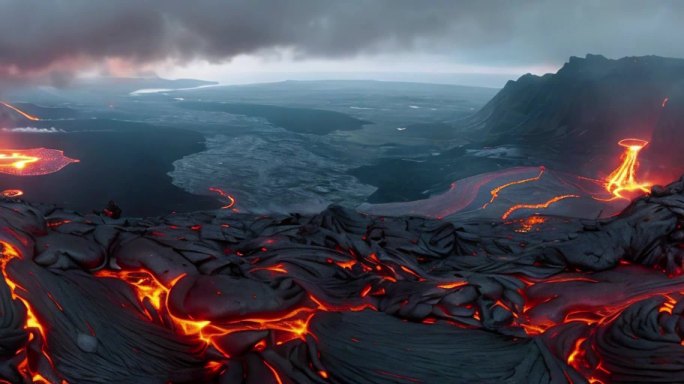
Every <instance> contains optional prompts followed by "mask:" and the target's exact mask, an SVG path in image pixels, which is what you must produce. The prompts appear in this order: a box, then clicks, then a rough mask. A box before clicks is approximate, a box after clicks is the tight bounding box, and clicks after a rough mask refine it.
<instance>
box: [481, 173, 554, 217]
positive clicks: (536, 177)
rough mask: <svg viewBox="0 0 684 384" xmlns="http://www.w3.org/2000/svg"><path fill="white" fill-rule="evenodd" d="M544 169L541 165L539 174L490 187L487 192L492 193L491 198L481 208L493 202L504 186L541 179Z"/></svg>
mask: <svg viewBox="0 0 684 384" xmlns="http://www.w3.org/2000/svg"><path fill="white" fill-rule="evenodd" d="M544 171H545V168H544V167H543V166H541V167H539V174H538V175H537V176H535V177H530V178H528V179H522V180H516V181H511V182H510V183H506V184H503V185H500V186H498V187H496V188H494V189H492V190H491V191H490V192H489V194H490V195H492V197H491V199H489V201H488V202H487V203H485V204H484V205H483V206H482V208H483V209H484V208H487V206H488V205H489V204H491V203H493V202H494V200H496V198H497V197H499V192H501V190H503V189H506V188H508V187H510V186H512V185H518V184H524V183H529V182H532V181H539V179H541V177H542V175H544Z"/></svg>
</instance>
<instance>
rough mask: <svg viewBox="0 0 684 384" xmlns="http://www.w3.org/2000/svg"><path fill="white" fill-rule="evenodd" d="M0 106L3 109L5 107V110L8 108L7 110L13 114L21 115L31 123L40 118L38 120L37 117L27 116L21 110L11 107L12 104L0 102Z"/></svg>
mask: <svg viewBox="0 0 684 384" xmlns="http://www.w3.org/2000/svg"><path fill="white" fill-rule="evenodd" d="M0 105H2V106H4V107H6V108H9V109H11V110H13V111H14V112H16V113H18V114H20V115H22V116H23V117H25V118H27V119H29V120H31V121H40V118H39V117H37V116H33V115H31V114H28V113H26V112H24V111H22V110H21V109H19V108H17V107H15V106H13V105H12V104H9V103H7V102H4V101H0Z"/></svg>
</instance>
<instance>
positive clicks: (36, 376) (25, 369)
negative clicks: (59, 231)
mask: <svg viewBox="0 0 684 384" xmlns="http://www.w3.org/2000/svg"><path fill="white" fill-rule="evenodd" d="M21 257H22V256H21V253H20V252H19V251H18V250H17V249H16V248H15V247H14V246H12V245H11V244H9V243H7V242H5V241H0V272H2V276H3V278H4V280H5V283H6V284H7V286H8V287H9V289H10V294H11V296H12V300H18V301H20V302H21V303H22V304H24V308H25V309H26V321H25V323H24V330H25V331H26V333H27V334H28V342H29V343H31V342H33V341H34V340H37V339H38V340H37V341H38V342H39V343H40V344H42V348H41V353H42V358H44V359H45V360H47V362H48V363H49V364H50V365H51V366H53V367H54V365H53V364H52V359H51V358H50V356H49V355H48V354H47V351H46V350H45V342H46V340H47V335H46V333H45V327H44V326H43V325H42V324H41V323H40V321H39V320H38V317H37V316H36V315H35V313H34V311H33V307H32V306H31V303H29V302H28V300H26V299H25V298H24V297H22V296H21V295H19V294H18V293H17V292H21V291H25V290H24V288H22V287H21V286H19V285H18V284H17V283H15V282H14V281H13V280H12V279H11V278H10V276H9V275H8V274H7V264H8V263H9V262H10V261H11V260H13V259H19V258H21ZM21 353H22V354H24V355H25V356H24V358H23V360H22V361H21V363H20V364H19V365H18V366H17V369H18V370H19V371H20V372H21V374H22V375H24V376H25V377H31V378H32V382H34V383H40V382H45V383H49V381H47V380H45V378H44V377H43V376H42V375H41V374H40V373H38V372H34V371H33V369H31V364H30V362H29V356H32V355H31V354H29V353H28V352H27V351H26V347H24V350H23V351H22V352H21ZM36 357H37V356H34V357H33V358H36ZM37 358H39V359H40V358H41V357H37ZM41 380H42V381H41ZM61 383H62V384H66V381H65V380H62V382H61Z"/></svg>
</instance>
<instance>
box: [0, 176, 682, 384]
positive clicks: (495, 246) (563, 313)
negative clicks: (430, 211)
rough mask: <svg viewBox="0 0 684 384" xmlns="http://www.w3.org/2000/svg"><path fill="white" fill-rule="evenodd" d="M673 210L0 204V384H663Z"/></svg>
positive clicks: (669, 200) (671, 342)
mask: <svg viewBox="0 0 684 384" xmlns="http://www.w3.org/2000/svg"><path fill="white" fill-rule="evenodd" d="M683 196H684V179H683V180H679V181H677V182H675V183H672V184H671V185H669V186H667V187H653V189H652V192H651V193H650V194H649V195H648V196H645V197H642V198H639V199H637V200H635V201H634V202H633V203H632V204H631V205H630V206H629V207H628V208H627V209H626V210H625V211H623V212H622V213H621V214H619V215H617V216H615V217H612V218H609V219H597V220H580V219H572V218H563V219H562V220H558V219H554V220H547V218H545V217H543V216H532V217H529V218H527V219H523V220H520V221H518V222H517V223H518V224H517V225H498V224H497V223H494V224H495V225H492V223H491V222H488V221H482V220H472V221H468V220H466V221H460V222H459V221H447V220H435V219H428V218H417V217H379V216H372V215H365V214H360V213H358V212H354V211H351V210H348V209H344V208H341V207H337V206H331V207H329V208H328V209H326V210H324V211H323V212H320V213H319V214H316V215H296V214H293V215H273V216H264V215H252V214H246V213H244V214H243V213H237V212H233V211H231V210H228V211H226V210H216V211H213V212H196V213H184V214H181V213H176V214H172V215H169V216H166V217H157V218H146V219H133V218H118V219H114V218H111V217H107V216H100V215H97V214H95V213H92V214H85V215H79V214H77V213H74V212H71V211H67V210H62V209H55V208H54V207H47V206H41V205H31V204H29V203H24V202H19V201H13V200H4V201H3V202H1V203H0V220H1V222H2V225H3V227H2V228H1V229H0V248H1V251H2V252H1V254H2V259H1V261H0V267H1V269H2V274H3V281H2V282H0V298H1V299H2V300H0V309H1V310H2V314H3V316H2V317H0V351H3V353H2V354H0V367H1V368H0V379H1V380H4V381H6V382H13V383H14V382H17V383H22V382H32V381H33V382H42V383H60V384H62V383H102V382H120V383H136V382H164V383H196V382H215V383H242V382H260V383H262V382H263V383H322V382H331V383H346V382H359V383H364V382H406V383H416V382H455V383H461V382H462V383H466V382H506V381H508V382H534V383H551V382H573V383H575V382H590V383H608V382H644V381H647V380H649V379H650V378H657V380H658V381H660V382H676V381H677V380H678V376H677V375H678V372H680V368H681V369H684V366H682V363H681V361H683V360H684V359H682V357H684V355H683V354H684V349H682V344H681V343H682V340H683V339H684V333H682V332H681V331H680V330H679V328H678V327H673V326H672V325H671V324H674V323H676V321H677V319H678V318H679V317H681V315H682V311H683V310H684V275H683V274H682V265H684V252H682V251H681V250H682V244H683V242H684V229H682V225H683V224H684V203H683V202H684V199H683ZM546 204H551V203H549V202H546ZM520 209H523V208H520ZM504 224H510V222H506V223H504ZM653 244H659V246H657V247H654V246H653ZM644 349H648V350H649V351H657V352H654V353H655V355H653V358H650V357H648V358H647V357H641V354H640V353H639V351H642V350H644ZM444 356H449V357H450V358H449V359H445V358H444ZM406 361H411V364H406V363H405V362H406ZM661 364H666V365H667V366H668V367H671V368H672V369H667V370H664V369H659V367H660V366H661Z"/></svg>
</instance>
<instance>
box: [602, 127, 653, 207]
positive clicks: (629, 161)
mask: <svg viewBox="0 0 684 384" xmlns="http://www.w3.org/2000/svg"><path fill="white" fill-rule="evenodd" d="M618 145H620V146H621V147H624V148H625V151H624V153H623V154H622V157H621V160H622V163H621V164H620V166H619V167H617V168H616V169H615V170H614V171H613V172H612V173H611V174H610V175H608V177H607V178H606V184H605V187H606V191H608V192H609V193H610V194H611V195H613V198H612V199H618V198H619V199H629V197H625V196H623V195H622V193H624V192H644V193H648V192H649V188H650V186H651V184H650V183H640V182H638V181H637V179H636V171H637V168H638V167H639V162H638V157H639V152H640V151H641V150H642V149H643V148H644V147H645V146H646V145H648V141H645V140H640V139H623V140H620V141H619V142H618ZM612 199H611V200H612Z"/></svg>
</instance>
